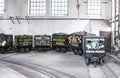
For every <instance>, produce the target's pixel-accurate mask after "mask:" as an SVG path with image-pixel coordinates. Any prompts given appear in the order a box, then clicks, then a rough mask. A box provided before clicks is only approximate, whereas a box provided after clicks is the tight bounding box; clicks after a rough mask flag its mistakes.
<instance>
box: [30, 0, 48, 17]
mask: <svg viewBox="0 0 120 78" xmlns="http://www.w3.org/2000/svg"><path fill="white" fill-rule="evenodd" d="M29 7H30V9H29V14H30V15H40V16H44V15H45V14H46V0H30V5H29Z"/></svg>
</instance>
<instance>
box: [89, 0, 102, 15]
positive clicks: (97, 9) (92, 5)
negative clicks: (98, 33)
mask: <svg viewBox="0 0 120 78" xmlns="http://www.w3.org/2000/svg"><path fill="white" fill-rule="evenodd" d="M87 7H88V12H87V13H88V15H101V11H102V0H88V5H87Z"/></svg>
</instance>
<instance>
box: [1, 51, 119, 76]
mask: <svg viewBox="0 0 120 78" xmlns="http://www.w3.org/2000/svg"><path fill="white" fill-rule="evenodd" d="M0 60H4V62H3V61H0V67H2V68H0V78H120V66H119V65H120V64H117V63H116V62H114V61H112V59H111V58H109V57H107V56H106V58H105V61H106V62H105V64H104V65H103V66H97V67H94V66H93V65H90V66H86V64H85V60H84V57H83V56H78V55H74V54H73V53H69V52H68V53H55V52H30V53H11V54H4V55H2V54H0ZM5 61H7V62H5Z"/></svg>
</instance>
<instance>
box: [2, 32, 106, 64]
mask: <svg viewBox="0 0 120 78" xmlns="http://www.w3.org/2000/svg"><path fill="white" fill-rule="evenodd" d="M13 37H14V38H13ZM105 40H106V39H105V37H97V36H95V35H93V34H87V33H86V32H80V33H72V34H65V33H54V34H52V36H50V35H35V36H32V35H15V36H13V35H8V34H0V52H1V53H8V52H29V51H32V50H34V51H50V50H53V51H56V52H64V53H65V52H68V51H69V52H73V53H74V54H76V55H83V54H84V56H85V60H86V64H87V65H89V64H90V63H95V64H96V63H99V64H101V63H103V60H102V58H104V56H105V53H106V49H105V45H106V43H105Z"/></svg>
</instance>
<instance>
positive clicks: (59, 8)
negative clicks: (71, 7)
mask: <svg viewBox="0 0 120 78" xmlns="http://www.w3.org/2000/svg"><path fill="white" fill-rule="evenodd" d="M51 1H52V2H51V7H52V8H51V9H52V11H51V12H52V15H55V16H56V15H57V16H67V15H68V0H51Z"/></svg>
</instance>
